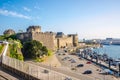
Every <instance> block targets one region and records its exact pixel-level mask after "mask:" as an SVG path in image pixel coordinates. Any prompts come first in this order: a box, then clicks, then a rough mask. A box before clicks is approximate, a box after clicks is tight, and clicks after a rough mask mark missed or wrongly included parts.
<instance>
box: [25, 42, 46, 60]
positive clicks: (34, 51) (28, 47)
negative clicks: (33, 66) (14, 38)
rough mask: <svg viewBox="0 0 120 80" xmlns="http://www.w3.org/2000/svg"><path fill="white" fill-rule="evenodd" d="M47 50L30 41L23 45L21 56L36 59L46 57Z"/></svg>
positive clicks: (39, 44) (38, 43)
mask: <svg viewBox="0 0 120 80" xmlns="http://www.w3.org/2000/svg"><path fill="white" fill-rule="evenodd" d="M47 53H48V50H47V48H46V47H45V46H42V44H41V43H40V42H39V41H36V40H31V41H27V42H25V43H24V44H23V55H24V57H25V58H38V57H41V56H43V55H47Z"/></svg>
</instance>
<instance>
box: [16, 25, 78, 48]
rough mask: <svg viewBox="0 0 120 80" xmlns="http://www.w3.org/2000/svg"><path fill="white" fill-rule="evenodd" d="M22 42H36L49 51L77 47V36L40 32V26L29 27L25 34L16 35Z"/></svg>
mask: <svg viewBox="0 0 120 80" xmlns="http://www.w3.org/2000/svg"><path fill="white" fill-rule="evenodd" d="M17 37H18V39H20V40H22V41H27V40H37V41H40V42H41V43H42V44H43V45H44V46H46V47H47V48H49V49H51V50H55V49H56V48H61V47H70V46H77V45H78V35H77V34H69V35H65V34H64V33H63V32H57V33H54V32H52V31H50V32H48V31H47V32H41V26H29V27H28V28H27V32H25V33H20V34H18V35H17Z"/></svg>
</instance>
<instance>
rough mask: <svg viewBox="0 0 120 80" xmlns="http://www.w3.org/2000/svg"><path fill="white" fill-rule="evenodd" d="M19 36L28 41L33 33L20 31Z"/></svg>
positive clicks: (20, 38)
mask: <svg viewBox="0 0 120 80" xmlns="http://www.w3.org/2000/svg"><path fill="white" fill-rule="evenodd" d="M17 38H18V39H19V40H21V41H27V40H32V34H31V33H26V32H25V33H18V34H17Z"/></svg>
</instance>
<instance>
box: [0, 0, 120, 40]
mask: <svg viewBox="0 0 120 80" xmlns="http://www.w3.org/2000/svg"><path fill="white" fill-rule="evenodd" d="M30 25H39V26H41V28H42V31H43V32H45V31H53V32H64V33H65V34H71V33H73V34H76V33H77V34H78V35H79V39H93V38H94V39H104V38H106V37H112V38H120V0H0V34H3V32H4V31H5V30H6V29H13V30H15V31H16V32H19V30H23V31H26V28H28V26H30Z"/></svg>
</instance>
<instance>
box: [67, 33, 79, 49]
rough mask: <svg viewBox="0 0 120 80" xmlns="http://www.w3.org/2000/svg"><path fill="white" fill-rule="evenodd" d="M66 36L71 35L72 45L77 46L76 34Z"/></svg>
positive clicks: (69, 35)
mask: <svg viewBox="0 0 120 80" xmlns="http://www.w3.org/2000/svg"><path fill="white" fill-rule="evenodd" d="M68 37H72V43H73V46H75V47H76V46H78V34H68Z"/></svg>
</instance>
